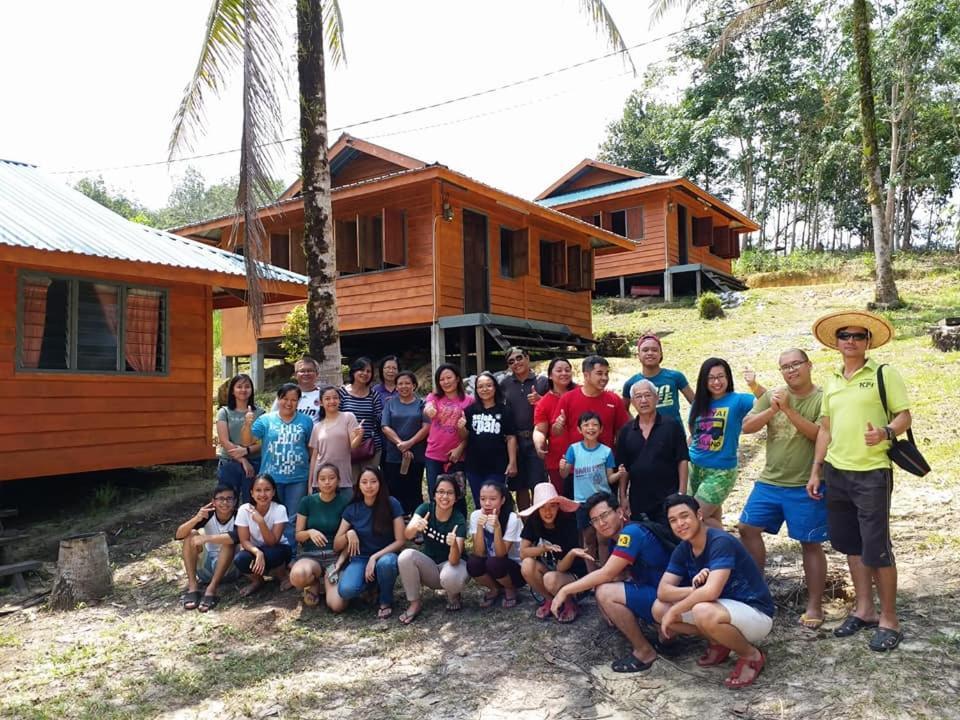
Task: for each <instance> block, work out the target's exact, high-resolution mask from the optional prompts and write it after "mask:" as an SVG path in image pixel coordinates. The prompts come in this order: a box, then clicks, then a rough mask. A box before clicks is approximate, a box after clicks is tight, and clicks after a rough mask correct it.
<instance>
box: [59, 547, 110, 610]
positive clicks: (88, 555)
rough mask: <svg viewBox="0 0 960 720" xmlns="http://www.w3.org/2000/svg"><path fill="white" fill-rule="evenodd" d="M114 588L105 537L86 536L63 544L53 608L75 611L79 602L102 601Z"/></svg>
mask: <svg viewBox="0 0 960 720" xmlns="http://www.w3.org/2000/svg"><path fill="white" fill-rule="evenodd" d="M112 588H113V575H112V573H111V571H110V555H109V552H108V551H107V536H106V534H105V533H102V532H97V533H87V534H85V535H76V536H74V537H69V538H66V539H64V540H61V541H60V554H59V556H58V558H57V574H56V577H55V578H54V581H53V590H52V591H51V592H50V601H49V604H50V607H52V608H53V609H55V610H72V609H73V608H74V607H76V605H77V603H78V602H81V601H82V602H87V601H90V600H99V599H100V598H102V597H103V596H105V595H107V594H108V593H109V592H110V590H111V589H112Z"/></svg>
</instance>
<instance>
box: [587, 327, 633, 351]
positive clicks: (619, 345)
mask: <svg viewBox="0 0 960 720" xmlns="http://www.w3.org/2000/svg"><path fill="white" fill-rule="evenodd" d="M594 340H596V343H597V344H596V348H597V354H598V355H602V356H603V357H631V356H632V355H633V344H632V343H631V342H630V338H628V337H627V336H625V335H621V334H619V333H617V332H612V331H609V330H608V331H606V332H601V333H597V334H596V335H595V336H594Z"/></svg>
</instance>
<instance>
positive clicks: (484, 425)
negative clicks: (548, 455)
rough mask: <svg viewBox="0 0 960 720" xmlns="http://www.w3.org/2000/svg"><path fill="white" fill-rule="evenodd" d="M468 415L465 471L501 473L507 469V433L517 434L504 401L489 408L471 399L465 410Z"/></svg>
mask: <svg viewBox="0 0 960 720" xmlns="http://www.w3.org/2000/svg"><path fill="white" fill-rule="evenodd" d="M464 415H465V416H466V418H467V430H468V431H469V433H470V436H469V438H468V439H467V459H466V467H467V472H468V473H476V474H478V475H504V474H505V473H506V471H507V463H508V462H509V458H508V456H507V435H516V434H517V431H516V426H515V425H514V422H513V415H512V414H511V413H510V411H509V410H508V409H507V406H506V405H503V404H497V405H494V406H493V407H490V408H485V407H483V406H482V405H481V404H480V403H479V402H477V403H474V404H473V405H471V406H470V407H468V408H467V409H466V410H465V411H464Z"/></svg>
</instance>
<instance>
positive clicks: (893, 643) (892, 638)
mask: <svg viewBox="0 0 960 720" xmlns="http://www.w3.org/2000/svg"><path fill="white" fill-rule="evenodd" d="M901 640H903V632H902V631H901V630H893V629H892V628H884V627H878V628H877V631H876V632H875V633H874V634H873V637H872V638H870V649H871V650H873V651H874V652H887V651H888V650H893V649H894V648H896V647H897V645H899V644H900V641H901Z"/></svg>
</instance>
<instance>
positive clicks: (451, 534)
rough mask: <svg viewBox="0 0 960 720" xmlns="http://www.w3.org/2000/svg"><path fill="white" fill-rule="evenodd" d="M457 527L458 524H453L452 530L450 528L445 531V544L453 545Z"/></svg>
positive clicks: (455, 540) (455, 539)
mask: <svg viewBox="0 0 960 720" xmlns="http://www.w3.org/2000/svg"><path fill="white" fill-rule="evenodd" d="M458 527H460V526H459V525H454V526H453V530H451V531H450V532H448V533H447V538H446V540H447V545H451V546H452V545H455V544H456V542H457V528H458Z"/></svg>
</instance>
